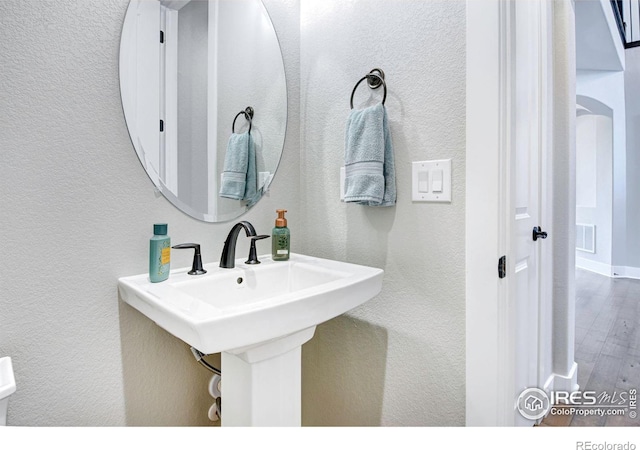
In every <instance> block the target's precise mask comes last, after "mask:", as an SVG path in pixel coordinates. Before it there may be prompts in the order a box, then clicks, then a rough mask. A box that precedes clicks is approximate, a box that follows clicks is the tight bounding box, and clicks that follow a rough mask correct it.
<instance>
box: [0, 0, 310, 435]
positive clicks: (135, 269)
mask: <svg viewBox="0 0 640 450" xmlns="http://www.w3.org/2000/svg"><path fill="white" fill-rule="evenodd" d="M127 3H128V2H127V1H126V0H57V1H21V0H3V1H1V2H0V40H1V42H2V51H1V52H0V105H1V107H0V143H1V144H0V152H1V155H2V164H0V193H1V194H2V195H1V196H0V206H1V209H2V213H1V214H0V230H2V240H3V243H2V251H0V287H1V289H0V355H1V356H5V355H9V356H11V357H12V358H13V367H14V370H15V375H16V382H17V386H18V388H17V392H16V393H15V394H14V395H13V396H12V397H11V400H10V403H9V424H12V425H28V426H36V425H40V426H60V425H75V426H82V425H92V426H101V425H124V424H128V425H206V424H209V423H210V422H209V421H208V419H207V417H206V413H207V409H208V407H209V405H210V404H211V399H210V398H208V394H207V381H208V376H209V374H208V372H206V370H205V369H204V368H202V367H200V366H199V365H197V363H196V362H195V360H194V359H193V357H192V356H191V353H190V352H189V349H188V346H187V345H186V344H184V343H182V342H181V341H179V340H178V339H176V338H174V337H172V336H171V335H169V334H168V333H166V332H164V331H163V330H161V329H160V328H158V327H157V326H156V325H155V324H153V323H151V322H150V321H149V320H148V319H146V318H145V317H144V316H142V315H141V314H139V313H138V312H137V311H135V310H133V309H132V308H130V307H128V306H127V305H125V304H124V303H122V302H121V301H119V299H118V294H117V286H116V283H117V279H118V277H120V276H125V275H133V274H137V273H143V272H145V271H146V270H147V264H148V239H149V237H150V235H151V234H152V224H153V223H154V222H160V221H162V222H165V221H166V222H168V223H169V234H170V235H171V237H172V240H173V243H179V242H185V241H195V242H200V243H201V244H202V245H203V249H202V251H203V258H204V260H205V262H211V261H214V260H217V259H218V258H219V253H220V251H221V250H222V243H223V241H224V238H225V236H226V233H227V231H228V230H229V228H230V226H231V224H229V223H225V224H206V223H203V222H199V221H196V220H194V219H191V218H189V217H187V216H186V215H185V214H183V213H182V212H180V211H179V210H177V209H176V208H174V207H173V206H172V205H171V204H170V203H168V202H167V201H166V200H165V199H164V198H163V197H162V196H158V195H156V194H154V190H153V186H152V183H151V181H149V179H148V178H147V175H146V174H145V172H144V170H143V169H142V166H141V165H140V163H139V162H138V159H137V156H136V154H135V151H134V149H133V146H132V145H131V142H130V140H129V136H128V134H127V128H126V126H125V121H124V116H123V113H122V108H121V103H120V93H119V85H118V51H119V43H120V30H121V27H122V22H123V18H124V15H125V11H126V7H127ZM266 3H267V7H268V9H269V10H270V12H271V13H272V18H273V20H274V22H275V23H276V26H277V27H278V32H279V33H280V35H279V37H280V41H281V44H282V45H283V47H284V51H285V54H286V55H287V56H286V61H285V66H286V71H287V77H288V82H289V83H290V84H289V88H290V91H289V119H290V123H289V127H288V130H287V131H288V139H287V142H286V148H285V151H284V157H283V161H282V163H281V165H280V171H279V172H278V174H277V175H276V177H275V180H274V183H273V184H272V191H271V193H270V195H269V196H267V197H265V198H264V199H263V200H262V201H261V202H260V203H259V204H258V205H257V206H256V207H255V208H254V209H253V210H252V211H250V212H249V213H248V214H247V215H245V216H244V217H243V218H244V219H248V220H251V221H252V222H253V224H254V225H255V226H256V228H257V230H258V231H259V232H269V230H270V229H271V227H272V226H273V218H274V216H275V209H276V208H286V209H289V211H290V214H289V218H290V221H289V223H290V227H291V229H292V233H293V235H294V236H297V235H302V233H301V227H300V225H299V224H300V213H299V210H298V207H297V206H298V202H299V195H298V193H297V186H298V185H299V175H298V165H299V156H298V142H299V140H298V137H297V136H298V120H297V117H298V114H299V109H298V105H299V101H298V94H297V92H298V89H299V83H298V73H299V66H298V55H299V46H298V43H299V28H298V20H299V7H298V6H297V2H296V1H294V0H286V1H282V0H278V1H275V0H273V1H268V2H266ZM299 242H300V241H299V239H294V241H293V247H294V250H299V248H298V247H297V246H298V245H299ZM258 245H261V244H258ZM262 245H263V247H262V248H261V252H268V251H269V244H262ZM246 251H248V243H247V242H244V240H243V241H242V242H240V243H239V248H238V254H240V255H241V254H244V253H245V252H246ZM191 258H192V255H191V254H190V252H182V253H179V252H177V251H174V253H173V261H172V264H174V267H181V266H188V265H189V264H191Z"/></svg>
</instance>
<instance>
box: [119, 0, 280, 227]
mask: <svg viewBox="0 0 640 450" xmlns="http://www.w3.org/2000/svg"><path fill="white" fill-rule="evenodd" d="M120 90H121V95H122V105H123V109H124V114H125V119H126V122H127V128H128V129H129V134H130V136H131V141H132V142H133V146H134V147H135V150H136V153H137V154H138V158H139V159H140V162H141V163H142V166H143V167H144V169H145V170H146V172H147V174H148V175H149V178H150V179H151V181H152V182H153V183H154V184H155V186H156V187H157V189H158V190H159V191H160V192H162V194H163V195H164V196H165V197H166V198H167V199H168V200H169V201H170V202H171V203H173V204H174V205H175V206H176V207H178V208H179V209H181V210H182V211H184V212H185V213H187V214H189V215H190V216H192V217H195V218H196V219H200V220H203V221H206V222H223V221H228V220H233V219H235V218H237V217H238V216H240V215H241V214H243V213H244V212H246V211H247V210H248V209H249V208H251V207H252V206H253V205H255V204H256V202H257V201H258V200H260V197H261V196H262V195H263V193H265V192H266V191H267V189H268V188H269V184H270V183H271V180H272V179H273V176H274V174H275V172H276V169H277V167H278V163H279V162H280V156H281V155H282V148H283V145H284V138H285V132H286V123H287V88H286V80H285V74H284V63H283V60H282V53H281V50H280V45H279V43H278V38H277V36H276V32H275V29H274V27H273V24H272V23H271V19H270V18H269V15H268V13H267V11H266V9H265V7H264V5H263V4H262V2H261V1H260V0H131V2H130V3H129V8H128V10H127V14H126V16H125V20H124V25H123V29H122V37H121V42H120Z"/></svg>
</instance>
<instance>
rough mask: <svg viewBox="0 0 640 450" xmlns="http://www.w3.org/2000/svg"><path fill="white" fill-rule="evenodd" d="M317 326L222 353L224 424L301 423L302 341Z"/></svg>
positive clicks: (287, 424) (309, 337)
mask: <svg viewBox="0 0 640 450" xmlns="http://www.w3.org/2000/svg"><path fill="white" fill-rule="evenodd" d="M315 329H316V327H315V326H314V327H311V328H307V329H305V330H302V331H298V332H297V333H293V334H290V335H288V336H285V337H282V338H279V339H274V340H272V341H268V342H263V343H260V344H257V345H253V346H250V347H244V348H240V349H235V350H230V351H228V352H222V361H221V362H222V383H221V394H222V402H223V405H222V425H223V426H258V427H263V426H291V427H292V426H300V425H301V404H302V402H301V398H302V377H301V374H302V359H301V356H302V344H304V343H305V342H307V341H308V340H310V339H311V338H312V337H313V333H314V332H315Z"/></svg>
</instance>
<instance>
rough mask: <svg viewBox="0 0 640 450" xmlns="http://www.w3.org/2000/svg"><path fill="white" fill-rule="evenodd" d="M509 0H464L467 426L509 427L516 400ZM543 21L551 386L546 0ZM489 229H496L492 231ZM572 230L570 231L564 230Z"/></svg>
mask: <svg viewBox="0 0 640 450" xmlns="http://www.w3.org/2000/svg"><path fill="white" fill-rule="evenodd" d="M511 5H512V3H511V2H510V1H509V0H483V1H478V0H467V30H466V31H467V37H466V39H467V47H466V48H467V115H466V120H467V123H466V130H467V134H466V141H467V152H466V274H467V278H466V424H467V425H469V426H505V425H506V426H508V425H513V424H514V419H515V416H514V414H515V413H516V412H515V408H514V407H515V404H514V400H515V399H513V398H512V393H513V388H512V386H513V383H514V377H515V370H514V369H515V358H514V356H513V355H514V353H513V352H514V345H515V343H514V338H513V331H514V318H513V317H512V314H511V311H510V308H509V297H510V295H509V292H510V291H511V289H512V283H511V285H510V278H511V277H510V276H509V275H510V274H513V273H514V267H513V258H509V250H510V248H509V245H510V243H509V233H510V222H511V217H510V211H511V208H509V205H510V202H511V196H510V193H509V192H510V189H509V186H510V177H511V176H512V174H511V170H512V168H511V165H510V164H511V158H510V151H509V149H510V139H511V129H510V128H511V126H512V123H511V117H510V116H509V115H510V113H511V107H510V105H511V101H512V100H513V99H512V95H511V91H510V90H511V86H512V83H513V82H514V79H513V72H512V70H511V67H510V61H511V57H510V52H511V51H512V49H511V42H512V39H513V35H512V33H513V20H514V18H513V14H512V7H511ZM542 8H543V20H542V24H541V36H540V39H541V53H542V55H543V59H542V61H541V64H542V67H543V69H546V70H543V72H544V73H546V76H545V77H542V78H541V98H540V102H541V105H542V106H541V107H542V108H544V109H543V111H544V114H543V117H542V119H543V120H542V121H541V128H542V130H541V134H542V135H541V136H540V138H541V141H542V142H543V145H544V146H545V147H546V149H547V151H545V152H542V154H541V160H540V163H541V170H542V178H541V191H540V196H541V218H542V220H545V221H548V223H545V224H541V225H542V226H543V227H544V228H545V229H548V231H549V233H550V239H547V241H546V242H545V244H546V245H544V246H541V248H540V264H541V265H542V264H544V265H545V271H546V273H547V274H548V275H546V276H541V277H540V280H541V283H540V297H541V299H542V301H541V302H540V304H539V307H538V310H539V320H538V336H539V340H538V347H539V351H538V361H537V372H538V380H539V381H538V382H539V384H540V386H538V387H540V388H545V389H547V390H551V389H553V379H554V376H553V347H552V346H553V345H560V346H565V347H566V346H568V345H569V343H562V342H556V343H552V335H553V327H555V326H557V325H558V323H557V320H555V319H554V318H553V316H552V314H553V295H552V294H553V286H552V285H553V283H555V282H560V283H562V280H552V279H551V276H550V274H551V273H552V270H553V269H552V268H553V250H552V249H553V245H554V244H553V241H554V240H553V233H554V232H555V231H557V230H552V222H553V220H552V218H553V212H552V207H551V205H552V198H553V197H552V195H553V192H552V191H553V187H552V186H553V183H552V182H551V178H553V176H554V175H553V172H552V169H553V165H552V154H551V153H552V147H551V146H552V144H553V134H554V131H555V130H554V127H553V114H552V112H553V110H554V96H553V84H554V78H553V56H552V48H553V47H552V43H553V29H554V19H553V4H552V1H550V0H544V5H543V6H542ZM492 230H493V231H492ZM568 232H570V231H568ZM502 255H506V256H507V276H506V277H505V278H502V279H500V278H498V260H499V258H500V257H501V256H502Z"/></svg>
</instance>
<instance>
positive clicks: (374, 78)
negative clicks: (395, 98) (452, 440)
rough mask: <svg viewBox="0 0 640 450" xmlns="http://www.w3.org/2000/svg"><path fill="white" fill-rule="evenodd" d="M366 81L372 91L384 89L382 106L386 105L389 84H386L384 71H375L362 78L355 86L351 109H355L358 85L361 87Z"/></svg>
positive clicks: (352, 93)
mask: <svg viewBox="0 0 640 450" xmlns="http://www.w3.org/2000/svg"><path fill="white" fill-rule="evenodd" d="M375 72H377V73H375ZM364 80H367V84H368V85H369V87H370V88H371V89H378V88H379V87H380V86H383V87H384V95H383V96H382V104H383V105H384V102H385V100H386V99H387V83H385V82H384V72H383V71H382V69H373V70H372V71H371V72H369V73H368V74H366V75H365V76H364V77H362V78H360V80H359V81H358V82H357V83H356V85H355V86H354V88H353V91H352V92H351V109H353V96H354V95H355V93H356V89H358V85H360V83H362V82H363V81H364Z"/></svg>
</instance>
